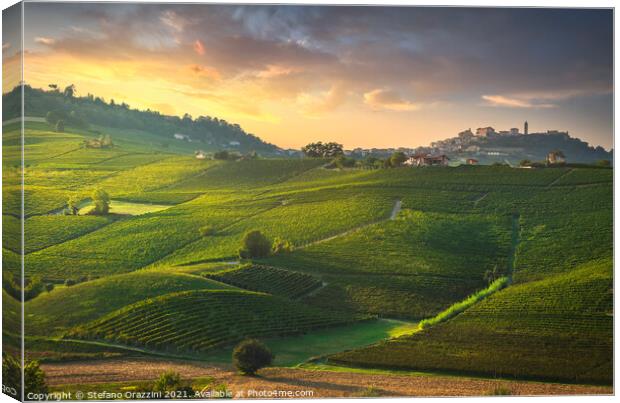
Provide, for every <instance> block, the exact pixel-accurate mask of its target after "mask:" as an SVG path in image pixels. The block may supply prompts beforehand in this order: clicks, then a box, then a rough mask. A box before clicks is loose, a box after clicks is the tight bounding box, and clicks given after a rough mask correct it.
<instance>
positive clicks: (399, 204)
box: [390, 200, 403, 220]
mask: <svg viewBox="0 0 620 403" xmlns="http://www.w3.org/2000/svg"><path fill="white" fill-rule="evenodd" d="M402 206H403V201H402V200H396V203H394V208H392V214H390V220H395V219H396V216H397V215H398V213H400V209H401V207H402Z"/></svg>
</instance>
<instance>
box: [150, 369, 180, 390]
mask: <svg viewBox="0 0 620 403" xmlns="http://www.w3.org/2000/svg"><path fill="white" fill-rule="evenodd" d="M180 387H181V375H180V374H179V373H178V372H174V371H166V372H164V373H163V374H161V375H160V376H159V379H157V381H156V382H155V385H153V390H155V391H156V392H167V391H174V390H179V388H180Z"/></svg>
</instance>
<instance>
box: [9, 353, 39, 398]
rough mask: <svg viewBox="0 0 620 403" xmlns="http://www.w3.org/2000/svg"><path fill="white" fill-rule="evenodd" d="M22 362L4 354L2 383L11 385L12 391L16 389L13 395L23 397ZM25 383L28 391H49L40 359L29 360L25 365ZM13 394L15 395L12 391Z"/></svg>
mask: <svg viewBox="0 0 620 403" xmlns="http://www.w3.org/2000/svg"><path fill="white" fill-rule="evenodd" d="M21 372H22V371H21V364H20V362H19V361H18V360H17V359H16V358H14V357H12V356H10V355H8V354H3V355H2V384H3V385H6V386H8V387H10V388H11V389H8V388H7V389H8V390H10V391H11V392H13V391H15V392H16V393H15V395H14V396H13V397H15V398H19V397H21V375H22V374H21ZM24 384H25V387H26V393H47V392H48V388H47V383H46V382H45V372H43V370H42V369H41V367H40V366H39V362H38V361H27V362H26V366H25V367H24ZM11 395H13V394H12V393H11Z"/></svg>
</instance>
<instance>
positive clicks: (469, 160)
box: [345, 121, 613, 166]
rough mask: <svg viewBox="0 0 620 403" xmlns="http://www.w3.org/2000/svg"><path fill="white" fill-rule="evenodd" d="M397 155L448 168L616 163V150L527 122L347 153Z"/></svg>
mask: <svg viewBox="0 0 620 403" xmlns="http://www.w3.org/2000/svg"><path fill="white" fill-rule="evenodd" d="M395 152H402V153H404V154H405V155H407V156H408V160H407V161H406V162H405V164H407V165H414V166H421V165H447V164H449V163H450V164H454V163H458V164H477V163H485V164H486V163H494V162H501V163H508V164H519V163H520V162H521V161H524V160H527V161H541V162H542V161H546V162H550V163H561V162H565V161H566V160H568V161H570V162H580V163H592V162H596V161H599V160H609V161H611V160H613V150H612V151H607V150H605V149H604V148H603V147H600V146H597V147H593V146H590V145H589V144H588V143H586V142H584V141H582V140H580V139H578V138H575V137H571V136H570V135H569V133H568V132H567V131H561V130H547V131H545V132H533V133H530V131H529V124H528V122H527V121H525V122H524V123H523V129H522V130H520V129H518V128H516V127H513V128H510V129H509V130H499V131H498V130H496V129H494V128H493V127H490V126H486V127H479V128H477V129H476V130H475V131H473V130H472V129H471V128H469V129H466V130H463V131H461V132H460V133H458V134H457V135H456V136H455V137H451V138H447V139H445V140H439V141H435V142H432V143H431V144H430V145H429V146H421V147H416V148H406V147H400V148H387V149H377V148H371V149H367V148H355V149H352V150H346V151H345V155H347V156H349V157H352V158H366V157H367V156H375V157H386V156H389V155H392V154H394V153H395Z"/></svg>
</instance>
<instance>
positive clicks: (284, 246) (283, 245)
mask: <svg viewBox="0 0 620 403" xmlns="http://www.w3.org/2000/svg"><path fill="white" fill-rule="evenodd" d="M292 250H293V245H292V244H291V243H290V242H289V241H287V240H284V239H281V238H276V239H275V240H274V241H273V246H272V247H271V251H272V253H273V254H274V255H276V254H278V253H282V252H291V251H292Z"/></svg>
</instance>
